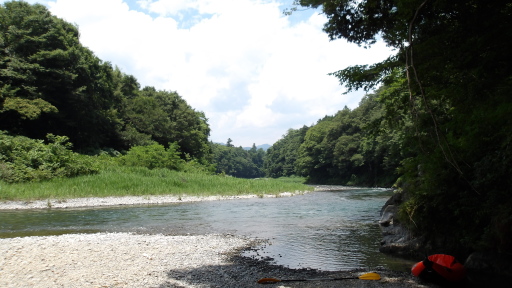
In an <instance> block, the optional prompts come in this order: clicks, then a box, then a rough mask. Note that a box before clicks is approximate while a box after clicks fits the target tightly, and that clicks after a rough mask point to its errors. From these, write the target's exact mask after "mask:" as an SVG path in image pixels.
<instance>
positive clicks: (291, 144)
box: [263, 126, 309, 178]
mask: <svg viewBox="0 0 512 288" xmlns="http://www.w3.org/2000/svg"><path fill="white" fill-rule="evenodd" d="M308 129H309V127H308V126H303V127H302V128H300V129H297V130H296V129H288V132H287V133H286V134H285V135H283V138H281V139H279V140H278V141H277V142H276V143H274V145H272V146H271V147H270V148H269V149H268V150H267V154H266V157H265V161H264V163H263V167H264V170H265V174H266V175H267V176H268V177H272V178H279V177H286V176H293V175H299V173H298V170H297V166H296V161H297V158H298V151H299V147H300V145H301V144H302V143H303V142H304V137H305V136H306V132H307V131H308Z"/></svg>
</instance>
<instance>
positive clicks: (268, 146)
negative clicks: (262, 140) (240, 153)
mask: <svg viewBox="0 0 512 288" xmlns="http://www.w3.org/2000/svg"><path fill="white" fill-rule="evenodd" d="M270 146H272V145H269V144H263V145H256V149H260V148H261V149H263V150H264V151H267V149H268V148H270ZM243 148H244V150H251V148H252V147H243Z"/></svg>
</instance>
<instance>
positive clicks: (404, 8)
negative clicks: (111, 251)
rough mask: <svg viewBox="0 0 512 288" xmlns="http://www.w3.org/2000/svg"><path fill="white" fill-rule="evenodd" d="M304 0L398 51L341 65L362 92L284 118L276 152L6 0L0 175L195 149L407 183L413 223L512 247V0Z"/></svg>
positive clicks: (424, 231) (290, 169) (439, 238)
mask: <svg viewBox="0 0 512 288" xmlns="http://www.w3.org/2000/svg"><path fill="white" fill-rule="evenodd" d="M295 5H296V6H295V7H294V8H292V9H290V10H289V11H288V12H287V13H298V12H296V11H297V10H300V9H303V8H318V9H321V10H322V12H323V13H324V14H325V15H326V16H327V23H325V26H324V30H325V32H326V33H327V34H328V35H329V37H330V38H331V39H332V40H335V39H346V40H347V41H349V42H352V43H355V44H358V45H360V46H365V47H367V46H371V45H372V44H374V43H375V42H376V41H377V39H382V40H383V41H385V42H386V44H387V45H389V46H390V47H393V48H395V51H396V54H395V55H391V56H390V57H389V58H388V59H386V60H384V61H382V62H380V63H376V64H373V65H357V66H351V67H348V68H345V69H343V70H340V71H336V72H333V73H332V75H333V77H337V78H338V79H339V80H340V83H341V84H343V85H345V86H346V87H348V89H349V91H352V90H357V89H363V90H365V91H366V92H368V94H367V95H366V96H365V97H364V98H363V99H362V100H361V102H360V104H359V107H357V108H356V109H353V110H350V109H348V108H346V107H345V108H344V109H342V110H340V111H339V112H338V113H336V114H335V115H327V116H325V117H324V118H322V119H319V120H318V121H317V123H315V124H314V125H311V126H304V127H302V128H300V129H289V130H288V131H287V132H286V133H285V135H283V137H282V138H281V139H280V140H278V141H277V142H276V143H274V144H273V145H272V147H270V148H269V149H268V150H267V152H265V151H263V150H262V149H257V148H256V146H255V145H253V147H252V148H251V149H250V150H245V149H243V148H242V147H234V146H233V145H232V140H231V139H228V140H227V143H226V144H217V143H212V142H209V141H208V137H209V133H210V127H209V124H208V119H207V117H206V115H205V114H204V113H203V112H200V111H196V110H195V109H193V108H192V107H190V105H188V104H187V103H186V101H185V100H184V99H183V98H182V97H181V96H180V95H179V94H178V93H177V92H175V91H159V90H157V89H155V88H154V87H143V88H141V87H140V84H139V83H138V81H137V79H135V78H134V77H133V76H131V75H126V74H125V73H123V72H122V71H120V70H119V69H118V68H117V67H114V66H112V64H111V63H108V62H104V61H102V60H101V59H99V58H98V57H96V56H95V55H94V53H93V52H92V51H90V50H89V49H87V48H86V47H83V46H82V45H81V44H80V41H79V31H78V28H77V27H76V26H75V25H72V24H70V23H67V22H65V21H63V20H62V19H59V18H57V17H55V16H52V15H51V13H50V12H49V11H48V10H47V9H46V8H45V7H44V6H42V5H37V4H36V5H30V4H27V3H25V2H18V1H13V2H6V3H4V4H3V5H2V6H0V131H1V132H0V180H1V181H6V182H20V181H39V180H44V179H50V178H52V177H71V176H78V175H84V174H90V173H98V171H99V170H98V169H99V168H97V167H95V166H94V165H91V162H90V161H92V160H91V159H90V157H95V156H97V155H109V157H120V158H122V159H123V160H122V161H121V162H123V163H124V164H126V165H145V166H147V167H148V168H153V167H155V164H154V163H159V164H158V165H159V166H158V167H164V168H169V169H175V170H180V169H181V170H183V169H185V168H183V167H185V166H186V165H185V164H186V163H189V164H190V163H192V164H193V166H194V167H196V168H197V167H202V168H201V169H202V170H204V171H207V172H208V173H220V174H226V175H231V176H235V177H244V178H257V177H273V178H278V177H283V176H302V177H306V178H307V181H308V182H310V183H332V184H343V185H361V186H363V185H364V186H385V187H391V186H392V185H394V187H395V188H396V189H397V193H402V194H403V195H404V197H403V199H404V203H403V204H402V205H401V208H400V213H401V219H400V220H401V222H403V223H404V224H406V225H407V226H408V227H409V228H410V229H411V231H413V233H414V234H415V235H416V236H423V237H425V239H426V240H427V241H430V243H434V242H435V244H436V245H442V246H444V247H447V249H448V248H449V249H453V250H458V251H464V252H470V251H472V250H474V249H494V250H497V251H500V252H506V253H512V250H511V248H510V247H512V245H511V239H512V218H511V217H510V215H512V197H511V193H510V191H511V188H510V187H511V184H512V183H511V182H512V180H511V177H510V175H511V174H512V147H511V140H512V123H511V122H512V117H511V116H510V115H512V98H511V97H510V96H509V94H510V91H511V88H512V71H511V69H512V68H511V66H510V63H512V61H511V60H512V59H511V57H512V55H511V54H510V52H509V51H511V50H512V49H511V48H512V47H510V46H511V44H510V43H509V42H510V41H506V39H509V38H510V37H511V36H512V35H510V34H511V33H512V29H511V28H512V27H511V21H512V4H511V3H510V2H509V1H502V0H497V1H487V0H470V1H450V0H437V1H429V0H421V1H416V0H412V1H411V0H384V1H383V0H363V1H359V0H346V1H334V0H332V1H320V0H300V1H295ZM333 97H336V96H335V95H333ZM340 108H341V107H340ZM144 155H145V156H144ZM148 155H149V156H148ZM88 157H89V158H88ZM143 159H147V160H148V161H147V162H146V163H142V162H143ZM155 159H159V160H158V161H157V160H155ZM162 159H164V160H162ZM130 163H131V164H130ZM184 165H185V166H184ZM188 167H189V168H190V165H189V166H188ZM468 219H471V221H468ZM432 245H433V244H432Z"/></svg>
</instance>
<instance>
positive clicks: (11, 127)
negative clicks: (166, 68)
mask: <svg viewBox="0 0 512 288" xmlns="http://www.w3.org/2000/svg"><path fill="white" fill-rule="evenodd" d="M79 36H80V35H79V31H78V27H76V26H75V25H73V24H70V23H67V22H65V21H64V20H62V19H60V18H57V17H55V16H53V15H51V13H50V12H49V11H48V10H47V8H46V7H44V6H43V5H39V4H35V5H31V4H28V3H27V2H23V1H11V2H6V3H4V4H2V5H1V6H0V130H5V131H8V132H9V133H10V134H12V135H22V136H27V137H30V138H34V139H44V138H45V137H46V135H47V134H48V133H52V134H55V135H63V136H64V135H65V136H66V137H68V138H69V140H70V142H71V143H73V148H74V149H75V150H77V151H84V152H90V151H94V150H97V149H101V148H105V147H108V148H113V149H117V150H121V151H122V150H128V149H130V148H131V147H133V146H139V145H153V144H160V145H164V146H166V147H168V145H169V143H176V144H177V145H178V146H179V151H180V152H181V155H182V157H183V158H186V157H192V158H196V159H202V158H205V157H209V156H208V155H209V154H210V153H211V151H210V146H209V143H208V136H209V134H210V128H209V125H208V119H207V118H206V116H205V115H204V113H203V112H200V111H196V110H195V109H193V108H192V107H190V105H188V104H187V103H186V101H185V100H184V99H183V98H182V97H181V96H180V95H179V94H178V93H177V92H169V91H157V90H156V89H155V88H153V87H144V88H142V89H141V87H140V84H139V83H138V81H137V79H136V78H135V77H133V76H132V75H126V74H124V73H123V72H121V71H120V70H119V69H118V68H114V67H112V65H111V64H110V63H108V62H104V61H102V60H100V59H99V58H98V57H96V56H95V55H94V53H93V52H92V51H90V50H89V49H87V48H86V47H84V46H82V45H81V43H80V39H79Z"/></svg>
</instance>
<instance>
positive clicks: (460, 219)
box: [269, 0, 512, 253]
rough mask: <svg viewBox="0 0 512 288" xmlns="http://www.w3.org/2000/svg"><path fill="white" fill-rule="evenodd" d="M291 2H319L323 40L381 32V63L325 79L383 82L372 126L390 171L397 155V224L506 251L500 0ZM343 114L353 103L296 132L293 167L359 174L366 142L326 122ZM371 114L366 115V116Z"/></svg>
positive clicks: (510, 197)
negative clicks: (387, 51) (386, 49)
mask: <svg viewBox="0 0 512 288" xmlns="http://www.w3.org/2000/svg"><path fill="white" fill-rule="evenodd" d="M296 5H297V6H296V7H295V8H293V9H291V11H290V12H292V13H293V10H297V7H300V8H301V9H302V8H304V7H312V8H320V9H321V10H322V11H323V13H324V14H325V16H327V23H325V26H324V30H325V32H326V33H327V34H328V35H329V37H330V38H331V39H332V40H335V39H340V38H341V39H346V40H347V41H349V42H352V43H356V44H358V45H361V46H370V45H372V44H374V43H375V41H376V40H377V39H382V40H383V41H385V42H386V44H387V45H389V46H390V47H393V48H394V49H395V51H396V53H395V55H392V56H390V57H389V58H388V59H386V60H384V61H382V62H380V63H376V64H373V65H357V66H352V67H348V68H346V69H343V70H340V71H337V72H334V73H333V76H336V77H338V78H339V80H340V82H341V83H342V84H344V85H346V86H347V87H348V88H349V90H354V89H364V90H366V91H372V90H373V89H375V88H377V87H379V86H381V85H384V86H383V88H382V89H381V90H379V91H378V92H377V95H378V96H377V98H376V99H377V101H378V102H379V103H380V104H379V105H382V110H381V113H382V114H381V115H382V116H378V117H381V120H382V121H380V127H379V128H377V130H380V131H381V132H384V133H381V134H377V135H378V137H389V138H387V139H386V140H384V142H382V143H385V142H388V144H389V146H388V147H387V148H386V149H389V151H390V152H391V154H388V155H386V157H395V156H396V155H400V158H395V159H390V158H388V160H386V161H389V160H391V162H386V163H389V164H390V165H391V166H390V167H392V166H394V165H395V164H396V161H400V163H399V165H398V172H399V174H398V175H397V176H398V177H399V179H398V181H397V185H398V187H399V188H400V189H401V191H402V192H403V193H404V195H405V199H406V201H405V203H403V204H402V205H401V213H402V221H403V222H404V223H407V224H408V226H409V227H410V228H411V229H412V230H413V231H414V233H415V235H417V236H422V235H423V236H426V239H427V240H432V241H433V242H430V244H432V245H437V246H442V247H444V248H445V249H449V248H452V249H455V250H458V251H465V252H469V251H472V250H473V249H492V250H498V251H500V252H507V253H511V252H512V250H511V247H512V245H511V244H512V243H511V241H512V240H511V239H512V219H511V218H510V215H512V194H511V191H512V189H511V184H512V180H511V179H512V178H511V177H510V175H512V145H511V140H512V117H511V115H512V97H510V93H511V92H510V91H512V66H511V65H510V63H512V54H511V53H510V51H511V50H512V47H511V46H512V42H511V41H507V40H506V39H510V38H511V36H512V35H511V33H512V4H511V3H510V1H505V0H496V1H487V0H470V1H452V0H438V1H429V0H417V1H416V0H414V1H410V0H407V1H405V0H390V1H380V0H363V1H356V0H348V1H322V0H300V1H296ZM301 6H302V7H301ZM362 105H364V103H362ZM360 108H361V107H360ZM360 108H358V109H360ZM352 113H357V109H356V110H355V111H353V112H350V113H349V111H341V112H340V113H339V114H338V115H336V116H334V118H326V119H323V120H321V121H320V122H319V123H318V124H317V125H315V127H312V128H310V129H309V130H308V131H307V133H306V134H305V135H304V136H303V137H304V142H303V144H302V145H301V147H300V148H299V150H298V154H297V155H296V156H292V157H298V158H297V159H299V164H300V165H298V166H297V169H299V168H300V169H302V170H300V169H299V170H297V172H299V173H300V172H306V171H310V170H308V169H311V168H313V169H319V170H318V171H319V172H321V173H320V175H324V174H325V173H330V169H332V167H334V166H336V165H337V166H338V167H351V168H350V169H356V170H357V169H366V170H367V171H368V169H369V168H368V167H369V163H365V162H364V161H360V160H361V159H364V155H365V154H364V152H365V149H361V145H363V147H364V144H362V143H360V140H363V141H366V140H367V139H369V138H365V137H366V136H365V134H364V133H367V132H364V133H361V132H360V131H359V130H358V129H357V128H356V127H357V125H354V124H352V123H354V121H355V120H356V119H357V118H356V117H352V122H350V121H349V122H346V123H347V125H345V127H344V128H343V129H345V131H346V132H345V134H343V135H342V134H336V133H337V132H338V133H339V132H341V130H336V129H334V128H333V127H332V123H333V122H335V121H339V120H338V119H342V118H343V117H346V116H345V115H349V114H352ZM376 115H378V114H376ZM371 118H372V116H370V115H367V117H366V119H367V120H366V121H370V119H371ZM369 123H371V121H370V122H367V123H366V124H369ZM317 126H318V127H317ZM363 126H364V125H363ZM370 126H374V125H370ZM373 128H374V129H375V127H373ZM386 131H387V132H386ZM301 133H302V132H300V131H299V132H298V134H301ZM288 135H290V132H289V133H288ZM340 135H342V136H340ZM297 137H299V136H297ZM300 137H302V136H300ZM329 137H332V139H334V138H337V140H336V141H330V140H329V139H330V138H329ZM322 139H323V140H322ZM311 140H313V141H311ZM290 142H291V141H290ZM343 142H346V143H349V144H352V147H350V146H346V145H343V144H339V143H343ZM313 143H314V144H313ZM320 143H322V144H320ZM356 143H359V147H357V146H358V145H356ZM278 144H281V143H278ZM328 144H329V145H328ZM333 144H335V145H334V146H333ZM337 145H339V146H337ZM341 147H343V148H342V149H341ZM370 147H371V145H370ZM397 148H398V150H397ZM329 151H332V152H329ZM366 151H371V149H370V150H366ZM376 151H379V150H378V149H377V150H376ZM269 153H271V152H269ZM324 153H325V154H324ZM313 155H314V157H313ZM360 155H361V156H363V157H361V156H360ZM304 156H305V157H304ZM332 156H334V158H331V157H332ZM339 156H342V158H339ZM301 159H302V160H301ZM383 163H384V162H383ZM340 165H341V166H340ZM384 167H386V165H384V166H383V167H382V166H381V169H383V168H384ZM374 168H375V167H374V166H373V168H372V169H374ZM287 169H288V168H287ZM356 170H353V171H356ZM286 171H289V169H288V170H286ZM313 176H315V177H317V176H316V175H313ZM346 176H348V174H347V175H344V177H346Z"/></svg>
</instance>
